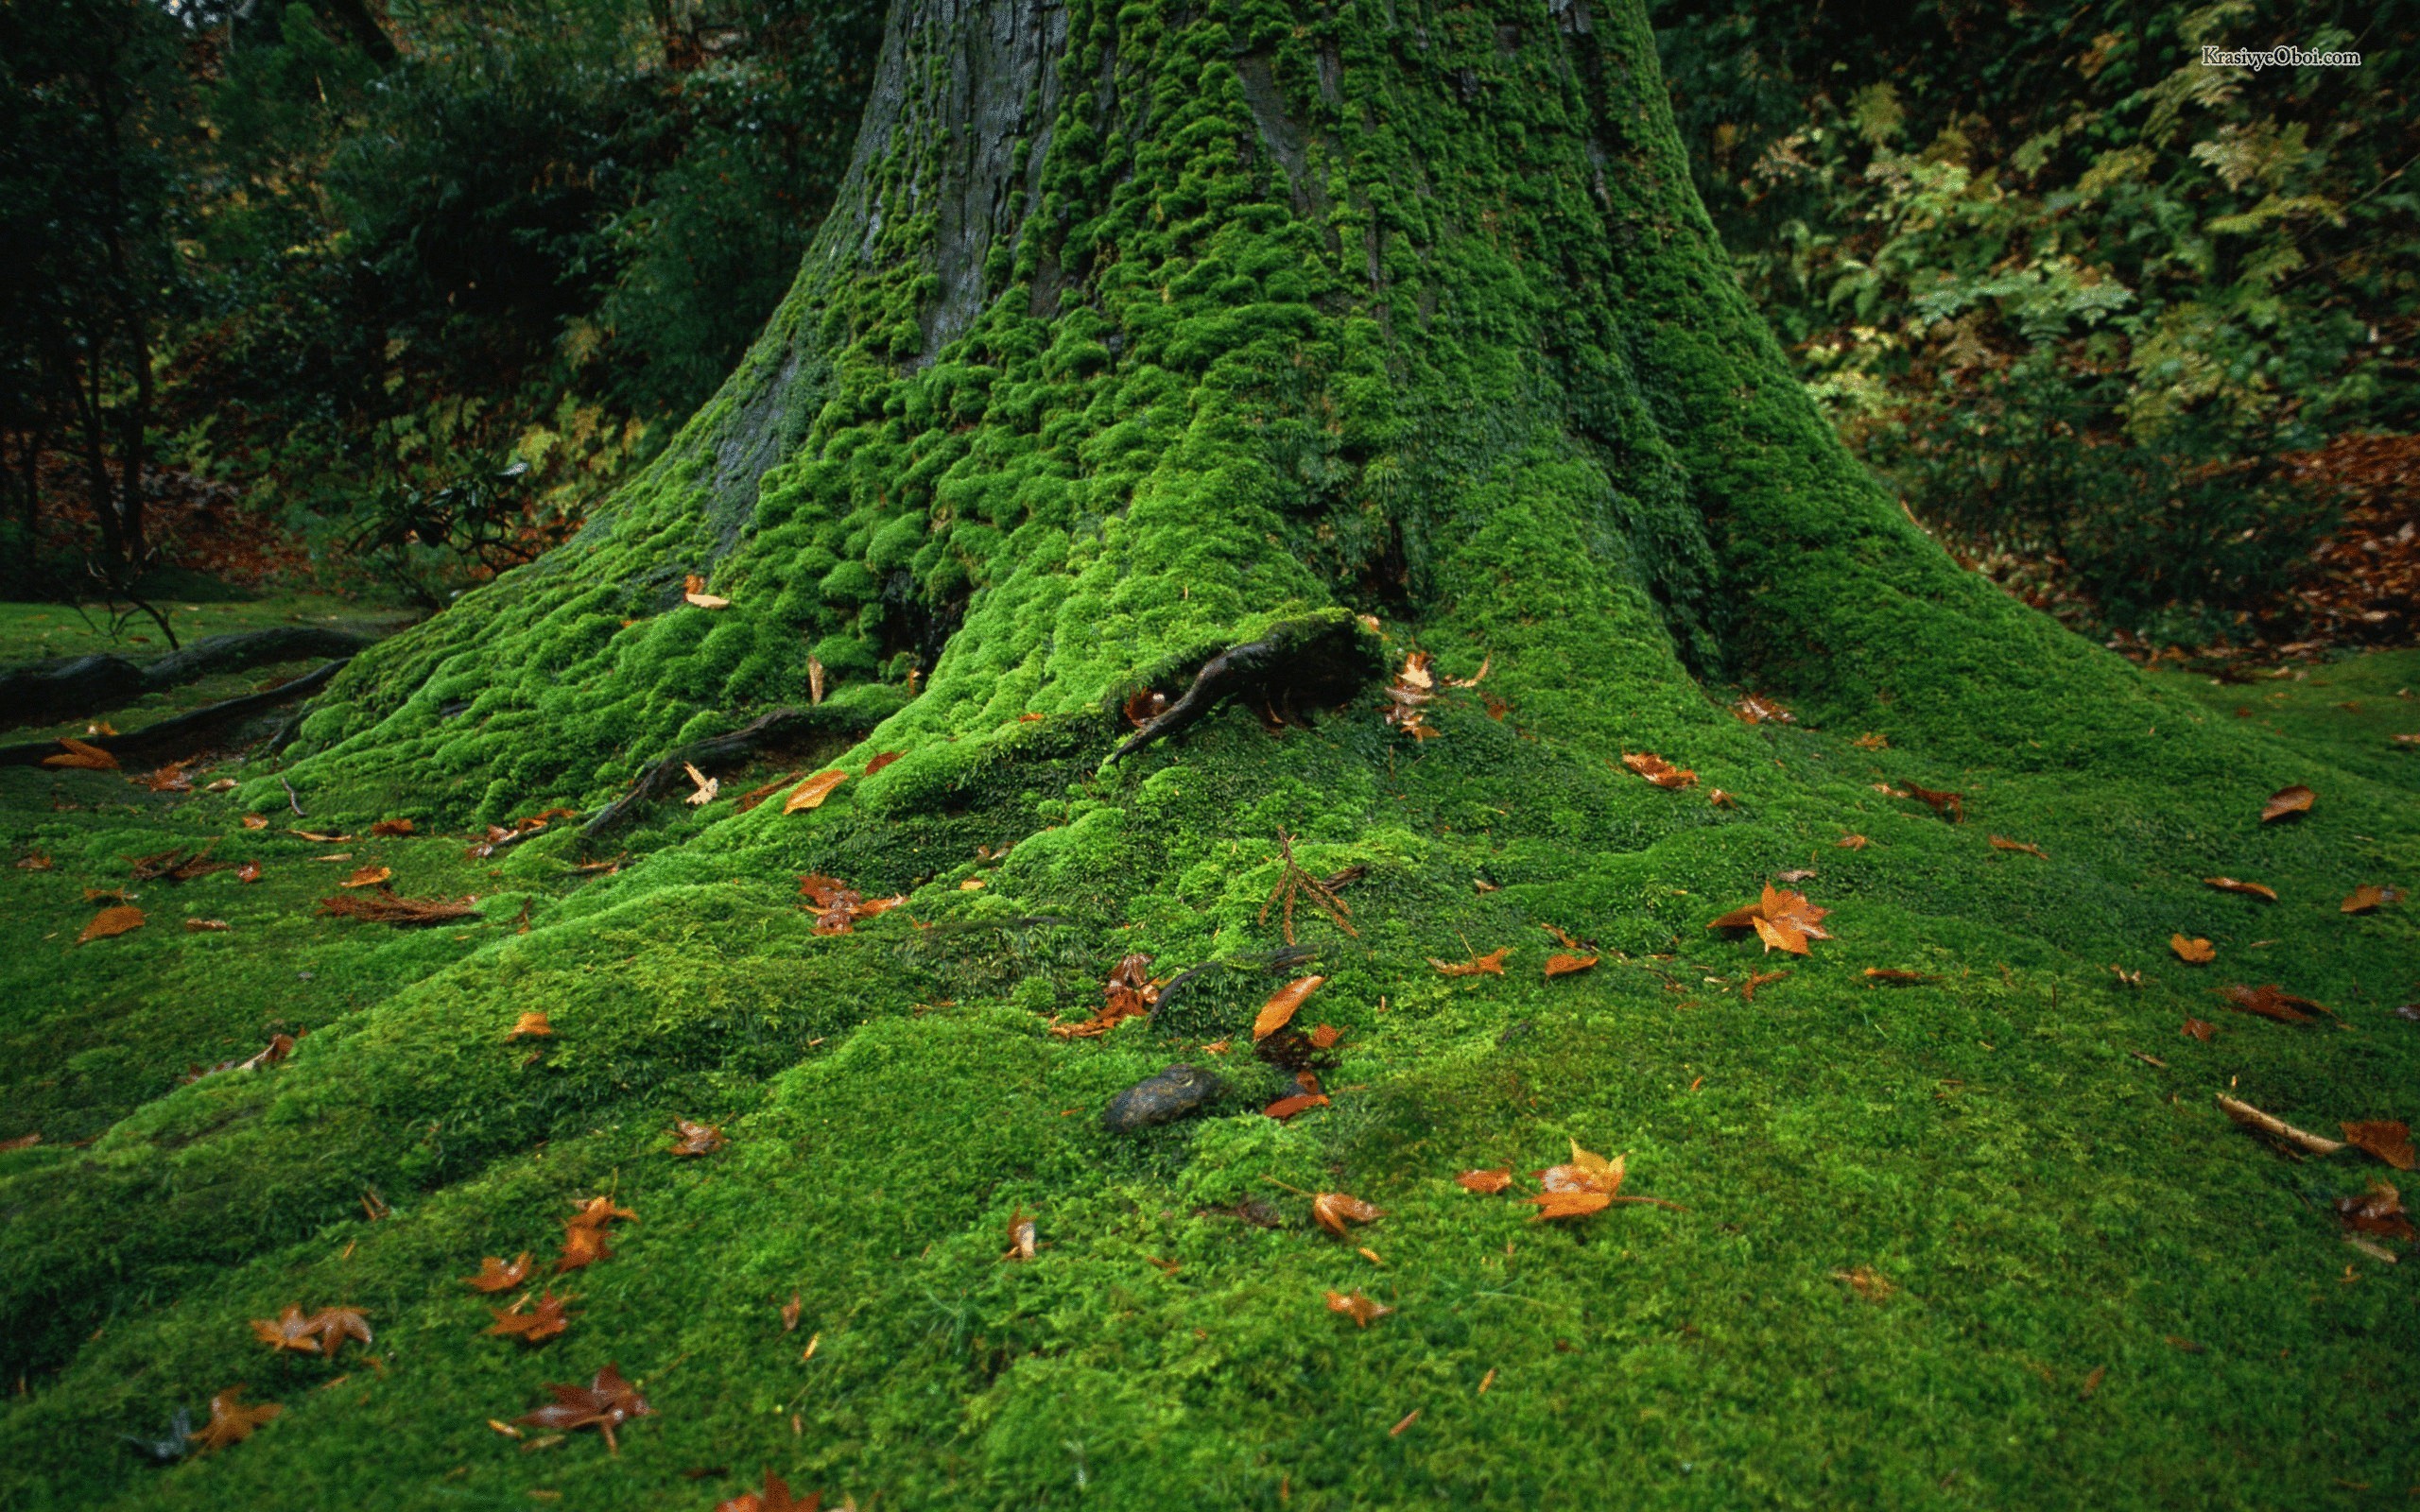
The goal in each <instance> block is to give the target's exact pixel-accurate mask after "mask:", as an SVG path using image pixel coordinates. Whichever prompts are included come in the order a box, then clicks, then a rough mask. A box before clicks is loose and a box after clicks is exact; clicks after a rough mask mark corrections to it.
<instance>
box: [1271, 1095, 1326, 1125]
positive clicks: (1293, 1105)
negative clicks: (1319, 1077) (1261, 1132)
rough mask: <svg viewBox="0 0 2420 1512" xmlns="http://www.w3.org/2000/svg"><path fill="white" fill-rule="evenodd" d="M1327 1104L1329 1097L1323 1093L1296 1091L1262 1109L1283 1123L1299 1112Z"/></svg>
mask: <svg viewBox="0 0 2420 1512" xmlns="http://www.w3.org/2000/svg"><path fill="white" fill-rule="evenodd" d="M1326 1106H1328V1101H1327V1098H1326V1097H1325V1096H1324V1095H1323V1094H1322V1093H1319V1092H1296V1093H1294V1094H1293V1095H1292V1096H1290V1097H1280V1098H1279V1099H1277V1101H1275V1102H1273V1103H1271V1104H1270V1105H1269V1106H1268V1107H1267V1108H1262V1109H1261V1111H1262V1112H1264V1113H1266V1114H1268V1115H1269V1116H1270V1117H1271V1118H1273V1119H1275V1120H1277V1122H1279V1123H1280V1124H1283V1123H1285V1122H1286V1121H1287V1120H1288V1119H1289V1118H1292V1117H1293V1116H1294V1115H1295V1114H1297V1113H1301V1112H1307V1111H1308V1110H1309V1109H1311V1108H1324V1107H1326Z"/></svg>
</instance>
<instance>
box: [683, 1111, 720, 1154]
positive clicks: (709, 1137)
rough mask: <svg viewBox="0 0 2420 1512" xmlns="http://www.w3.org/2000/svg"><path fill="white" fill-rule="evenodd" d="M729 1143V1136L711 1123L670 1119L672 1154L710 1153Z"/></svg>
mask: <svg viewBox="0 0 2420 1512" xmlns="http://www.w3.org/2000/svg"><path fill="white" fill-rule="evenodd" d="M728 1143H731V1140H730V1138H729V1137H728V1136H726V1135H725V1134H724V1133H723V1131H722V1130H721V1128H719V1127H718V1126H717V1125H713V1124H700V1123H696V1122H694V1121H692V1120H690V1119H685V1118H677V1117H676V1118H675V1119H673V1121H672V1144H671V1147H670V1153H672V1154H674V1155H678V1156H683V1157H689V1156H699V1155H712V1154H714V1153H715V1151H717V1150H719V1149H721V1148H722V1147H723V1146H724V1145H726V1144H728Z"/></svg>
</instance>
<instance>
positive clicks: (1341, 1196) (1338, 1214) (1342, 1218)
mask: <svg viewBox="0 0 2420 1512" xmlns="http://www.w3.org/2000/svg"><path fill="white" fill-rule="evenodd" d="M1311 1216H1312V1217H1313V1218H1315V1219H1317V1220H1318V1221H1319V1226H1320V1227H1321V1228H1322V1229H1326V1230H1327V1231H1328V1232H1329V1233H1332V1234H1334V1235H1336V1237H1338V1238H1339V1239H1342V1238H1345V1237H1347V1234H1346V1229H1345V1227H1344V1226H1345V1225H1346V1224H1348V1223H1375V1222H1377V1220H1378V1216H1379V1214H1378V1210H1377V1209H1376V1208H1374V1207H1372V1206H1371V1205H1370V1204H1369V1203H1367V1202H1364V1201H1362V1200H1361V1199H1360V1198H1359V1197H1357V1196H1352V1195H1350V1194H1346V1193H1342V1192H1322V1193H1319V1194H1315V1195H1314V1196H1313V1197H1312V1198H1311Z"/></svg>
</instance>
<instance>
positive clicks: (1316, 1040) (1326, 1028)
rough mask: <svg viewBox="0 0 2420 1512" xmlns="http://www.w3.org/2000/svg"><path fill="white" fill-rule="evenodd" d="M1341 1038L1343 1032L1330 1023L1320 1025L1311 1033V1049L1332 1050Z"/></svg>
mask: <svg viewBox="0 0 2420 1512" xmlns="http://www.w3.org/2000/svg"><path fill="white" fill-rule="evenodd" d="M1343 1038H1344V1031H1343V1030H1341V1029H1340V1028H1338V1027H1337V1026H1336V1025H1335V1024H1332V1023H1322V1024H1321V1025H1320V1026H1319V1027H1317V1028H1315V1029H1313V1030H1312V1031H1311V1048H1312V1049H1314V1050H1333V1049H1335V1048H1336V1042H1337V1041H1338V1040H1341V1039H1343Z"/></svg>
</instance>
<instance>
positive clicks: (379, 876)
mask: <svg viewBox="0 0 2420 1512" xmlns="http://www.w3.org/2000/svg"><path fill="white" fill-rule="evenodd" d="M394 874H395V873H394V872H393V870H392V869H390V868H387V867H364V868H361V869H360V870H358V871H356V872H354V874H353V875H352V876H350V877H347V878H345V879H344V881H342V882H339V883H337V886H339V887H375V886H377V885H379V884H380V883H382V882H385V881H387V880H388V879H389V878H390V877H392V876H394Z"/></svg>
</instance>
